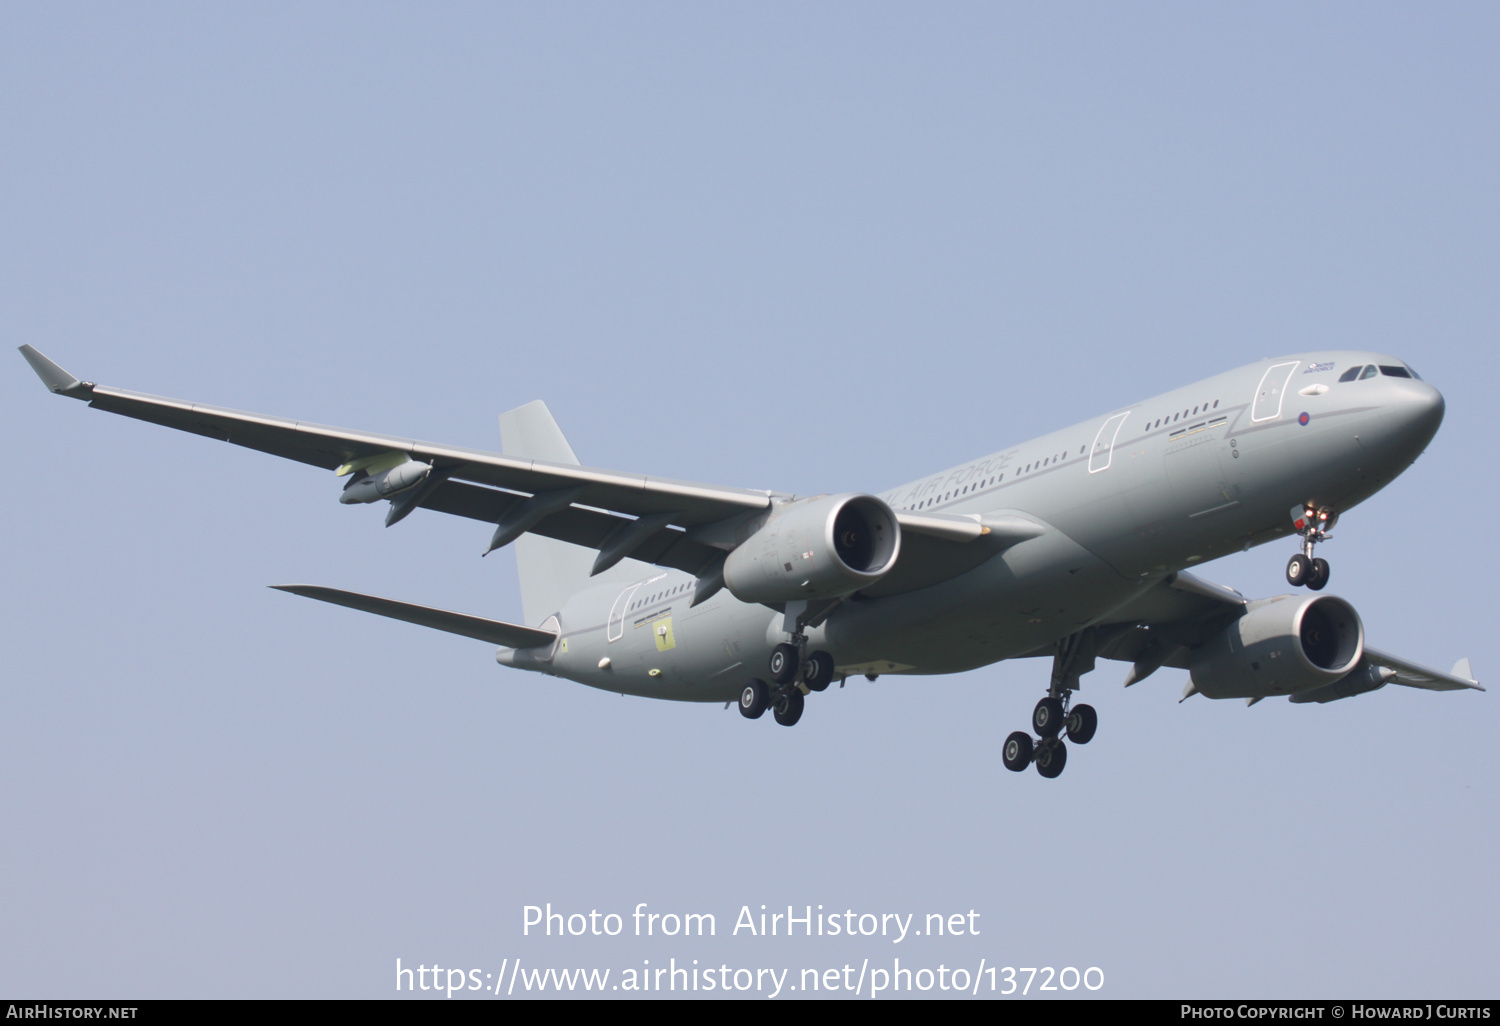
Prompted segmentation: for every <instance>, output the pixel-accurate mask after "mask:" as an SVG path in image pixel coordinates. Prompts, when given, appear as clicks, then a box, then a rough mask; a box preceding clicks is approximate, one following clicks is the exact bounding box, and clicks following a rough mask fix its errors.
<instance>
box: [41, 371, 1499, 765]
mask: <svg viewBox="0 0 1500 1026" xmlns="http://www.w3.org/2000/svg"><path fill="white" fill-rule="evenodd" d="M21 353H22V355H24V356H25V358H26V360H27V361H28V362H29V363H30V364H31V366H32V369H33V370H35V371H36V373H37V374H38V376H40V377H41V379H42V381H43V382H44V383H45V384H46V386H47V387H48V388H49V389H50V390H51V391H53V392H55V393H57V394H59V395H65V396H70V397H72V398H74V399H82V400H85V401H87V402H88V404H89V405H90V406H92V407H95V408H96V409H100V410H106V411H108V412H111V413H118V414H123V415H124V416H127V417H134V418H137V419H139V420H146V421H150V422H152V423H155V424H162V425H165V426H167V427H171V428H177V429H179V430H182V431H191V432H194V433H195V434H200V435H206V436H208V437H210V438H216V439H219V440H221V441H226V442H232V443H234V444H236V445H242V446H246V447H248V448H252V449H259V450H261V451H263V452H269V453H272V454H274V455H277V456H284V457H286V458H288V459H294V460H298V461H300V462H303V463H308V464H311V465H313V466H316V467H320V468H323V469H324V470H331V471H333V472H334V473H335V474H337V475H338V476H339V477H342V478H347V482H346V483H345V484H344V486H343V492H342V494H341V495H340V499H339V501H341V502H344V503H350V504H360V503H374V502H381V501H386V502H389V503H390V507H389V512H388V513H387V515H386V525H387V526H390V525H391V524H394V523H396V522H398V521H400V520H402V519H404V518H405V517H406V516H407V515H408V514H410V513H411V512H413V511H414V510H417V509H427V510H433V511H436V512H440V513H450V514H454V515H457V516H461V517H468V518H470V519H473V520H477V521H480V522H482V523H485V524H488V525H491V526H492V532H491V537H490V540H489V545H488V548H487V550H486V551H487V552H488V551H493V550H495V549H497V548H500V547H501V546H504V545H508V544H511V543H515V544H516V547H517V549H516V558H517V564H518V567H519V571H520V578H521V599H522V606H523V610H524V614H525V618H526V621H527V622H526V624H525V625H522V624H511V623H504V622H501V621H498V620H490V619H485V618H483V617H478V616H470V615H465V614H462V613H454V612H448V611H445V610H440V609H433V608H429V607H426V606H418V605H413V604H411V603H407V602H398V601H395V600H392V599H386V598H377V597H374V596H371V595H361V594H356V593H353V592H348V591H341V590H337V589H334V588H325V587H315V586H311V585H300V584H294V585H278V586H277V587H280V588H281V589H282V590H283V591H289V592H292V593H294V594H297V595H303V596H306V597H308V598H313V599H318V600H321V601H323V602H332V603H335V604H337V605H341V606H347V607H349V608H352V609H357V610H362V611H364V612H367V613H375V614H378V615H380V616H386V617H391V618H394V619H397V620H404V621H407V622H409V623H414V624H420V625H422V626H425V627H432V628H436V629H438V630H442V631H447V632H450V633H453V634H460V635H463V636H465V637H469V638H476V639H478V640H481V641H485V642H488V643H490V644H493V645H498V646H500V648H499V651H498V652H497V653H496V657H495V658H496V660H497V661H498V662H499V663H500V664H501V665H503V666H508V667H514V668H516V669H521V670H530V671H536V672H540V673H546V674H551V675H553V676H558V677H565V678H567V679H569V680H573V681H577V682H578V683H580V684H587V685H589V686H590V687H596V688H602V689H604V690H607V691H615V692H619V693H621V694H630V695H643V696H647V697H651V698H664V699H672V700H676V701H685V702H725V703H726V704H727V703H729V702H734V701H737V702H738V703H739V708H740V712H741V713H743V714H744V715H745V716H746V717H747V718H749V719H757V718H759V717H760V716H761V715H762V714H763V713H764V712H765V711H766V710H767V709H770V710H771V711H772V713H773V716H774V718H775V720H776V722H777V723H780V724H782V725H785V726H791V725H793V724H795V723H796V722H797V721H798V720H799V719H800V718H801V716H802V712H803V706H804V703H805V700H806V697H807V696H808V695H810V694H813V693H819V692H823V691H825V690H827V688H828V687H829V685H830V683H832V682H833V681H835V680H838V681H839V682H840V686H842V684H843V682H844V680H846V679H847V678H848V677H849V676H852V675H864V676H866V677H869V678H870V679H874V678H875V677H876V676H877V675H880V674H937V673H958V672H961V671H964V670H972V669H975V668H977V667H981V666H986V665H989V664H990V663H994V662H998V661H999V660H1002V659H1013V658H1018V657H1028V656H1033V657H1034V656H1049V655H1050V656H1051V657H1052V672H1051V676H1050V679H1049V681H1048V684H1047V693H1046V695H1045V697H1043V698H1042V699H1041V700H1040V701H1039V702H1038V703H1037V705H1036V708H1035V710H1034V712H1033V714H1032V722H1031V729H1030V731H1016V732H1015V733H1013V734H1011V735H1010V736H1009V737H1008V738H1007V739H1006V741H1005V744H1004V746H1003V758H1002V761H1003V762H1004V764H1005V766H1006V767H1007V768H1009V769H1012V770H1016V771H1020V770H1024V769H1025V768H1026V767H1027V766H1029V765H1031V764H1033V763H1034V764H1035V765H1036V767H1037V770H1038V771H1039V772H1040V773H1041V775H1042V776H1044V777H1056V776H1057V775H1058V774H1059V773H1061V772H1062V769H1063V766H1064V764H1065V763H1066V760H1067V745H1066V744H1065V743H1064V742H1065V740H1066V741H1069V742H1072V743H1073V744H1087V743H1088V741H1089V740H1090V738H1092V737H1093V736H1094V732H1095V729H1096V727H1097V724H1098V718H1097V715H1096V714H1095V712H1094V709H1093V708H1092V707H1091V706H1088V705H1084V704H1081V703H1078V704H1075V703H1074V702H1073V701H1072V697H1073V692H1074V691H1075V690H1077V689H1078V687H1079V678H1080V677H1081V676H1082V675H1083V674H1085V673H1088V672H1089V671H1091V670H1092V669H1093V668H1094V666H1095V661H1096V660H1097V659H1099V658H1105V659H1116V660H1123V661H1125V662H1128V663H1131V664H1132V666H1131V669H1130V671H1129V673H1128V675H1127V677H1126V680H1125V684H1126V686H1127V687H1128V686H1130V685H1131V684H1134V683H1136V682H1138V681H1140V680H1142V679H1144V678H1145V677H1147V676H1149V675H1150V674H1151V673H1153V672H1155V671H1156V670H1157V669H1158V668H1160V667H1162V666H1171V667H1178V668H1182V669H1186V670H1188V671H1189V675H1190V677H1189V683H1188V685H1187V689H1186V691H1185V692H1184V695H1183V698H1184V699H1185V698H1187V697H1188V696H1189V695H1192V694H1202V695H1205V696H1207V697H1209V698H1241V699H1245V700H1247V702H1248V703H1249V704H1251V705H1253V704H1254V703H1256V702H1258V701H1260V700H1261V699H1264V698H1270V697H1274V696H1285V697H1288V698H1289V699H1290V700H1291V701H1293V702H1329V701H1333V700H1335V699H1341V698H1349V697H1352V696H1354V695H1359V694H1364V693H1366V692H1371V691H1375V690H1377V689H1379V688H1382V687H1384V686H1385V685H1386V684H1389V683H1392V682H1394V683H1396V684H1403V685H1406V686H1408V687H1416V688H1426V689H1429V690H1433V691H1450V690H1459V689H1466V688H1472V689H1477V690H1481V691H1482V690H1484V689H1483V688H1481V687H1480V686H1479V684H1478V683H1477V682H1476V681H1475V680H1474V679H1473V675H1472V672H1471V670H1470V668H1469V662H1468V660H1467V659H1462V660H1459V662H1458V663H1457V664H1456V665H1455V666H1454V667H1453V669H1452V670H1451V671H1450V672H1448V673H1442V672H1439V671H1437V670H1432V669H1428V668H1426V667H1423V666H1419V665H1417V664H1415V663H1412V662H1410V661H1408V660H1405V659H1401V658H1398V657H1396V656H1393V655H1390V654H1388V653H1386V652H1383V651H1379V650H1376V649H1374V648H1372V647H1370V646H1369V645H1367V644H1366V643H1365V634H1364V627H1363V625H1362V624H1361V622H1360V618H1359V614H1358V613H1356V612H1355V610H1354V607H1353V606H1352V605H1350V604H1349V603H1348V602H1347V601H1345V600H1343V599H1340V598H1335V597H1333V596H1332V595H1322V594H1319V592H1321V590H1322V589H1323V587H1324V586H1325V585H1326V584H1327V583H1328V580H1329V576H1330V571H1329V565H1328V562H1327V561H1326V560H1324V559H1323V558H1321V557H1319V556H1316V555H1315V552H1316V550H1317V546H1318V545H1319V544H1321V543H1322V542H1324V541H1326V540H1327V539H1328V537H1329V532H1330V531H1332V529H1333V527H1334V524H1335V523H1336V522H1337V520H1338V518H1339V516H1340V515H1341V514H1344V513H1345V512H1347V511H1348V510H1349V509H1351V508H1352V507H1354V506H1356V505H1358V504H1359V503H1360V502H1362V501H1364V500H1365V499H1367V498H1369V497H1370V496H1372V495H1374V494H1375V493H1376V492H1377V491H1379V490H1380V489H1381V488H1383V487H1384V486H1385V485H1386V484H1388V483H1389V482H1390V481H1391V480H1393V479H1394V478H1395V477H1396V475H1398V474H1400V473H1401V472H1402V471H1403V470H1405V469H1406V467H1407V466H1409V465H1410V464H1411V463H1412V462H1413V461H1414V460H1416V458H1417V457H1418V456H1419V455H1420V454H1421V453H1422V452H1423V450H1424V449H1425V448H1426V446H1427V444H1428V442H1430V441H1431V440H1432V438H1433V436H1434V435H1435V434H1436V432H1437V429H1438V426H1439V424H1441V422H1442V419H1443V408H1444V404H1443V397H1442V395H1441V394H1440V393H1439V392H1438V390H1437V389H1436V388H1433V387H1432V386H1431V385H1430V384H1427V383H1426V382H1424V381H1422V380H1421V379H1420V378H1419V377H1418V376H1417V374H1416V372H1415V371H1414V370H1412V368H1411V367H1410V366H1409V365H1408V364H1405V363H1403V362H1402V361H1400V360H1397V359H1395V358H1394V357H1390V356H1382V355H1379V354H1376V353H1364V352H1317V353H1302V354H1299V355H1294V356H1286V357H1282V358H1278V359H1272V360H1263V361H1261V362H1260V363H1256V364H1251V365H1249V366H1246V367H1241V368H1240V369H1238V370H1234V371H1230V372H1228V373H1227V374H1221V375H1219V376H1218V377H1213V378H1209V379H1207V380H1206V381H1200V382H1198V383H1197V384H1193V385H1189V386H1187V387H1185V388H1180V389H1178V390H1176V391H1173V392H1168V393H1166V394H1164V395H1160V396H1156V397H1155V398H1153V399H1148V400H1146V401H1144V402H1140V403H1135V404H1132V405H1130V406H1127V407H1123V408H1121V409H1118V410H1113V411H1111V412H1109V413H1106V414H1104V415H1102V416H1099V417H1095V418H1093V419H1092V420H1087V421H1084V422H1083V423H1081V424H1075V425H1074V426H1072V427H1068V428H1064V429H1062V430H1061V431H1056V432H1053V433H1052V434H1049V435H1044V436H1042V437H1041V438H1037V439H1034V440H1032V441H1030V442H1026V443H1025V444H1023V445H1019V446H1015V447H1013V448H1010V449H1005V450H1002V451H1000V452H996V453H993V454H991V455H988V456H984V457H981V458H980V459H977V460H974V461H973V462H970V463H966V464H964V465H963V466H959V467H953V468H951V469H948V470H944V471H941V472H939V473H936V474H933V475H931V476H929V477H924V478H922V479H921V480H918V481H913V482H911V483H909V484H906V485H902V486H901V487H899V488H894V489H892V490H890V491H887V492H884V493H881V494H879V495H874V494H843V495H814V496H807V497H800V496H796V495H790V494H782V493H778V492H764V491H750V490H745V489H738V488H721V487H715V486H711V485H702V484H691V483H687V482H683V481H671V480H664V479H660V478H653V477H644V476H641V475H639V474H625V473H618V472H615V471H610V470H596V469H592V468H588V467H583V466H580V465H579V462H578V459H577V457H575V456H574V454H573V450H572V448H571V447H570V446H569V445H568V442H567V440H566V439H565V438H564V437H563V434H562V432H561V431H560V430H559V429H558V426H557V424H556V422H555V421H554V420H553V419H552V415H551V414H550V413H549V412H548V410H547V407H546V406H545V405H543V404H542V403H541V402H533V403H530V404H529V405H526V406H522V407H520V408H519V409H515V410H511V411H510V412H509V413H504V414H501V415H500V431H501V441H502V450H503V452H502V453H500V454H497V453H493V452H485V451H482V450H478V449H465V448H458V447H454V446H446V445H434V444H430V443H427V442H419V441H414V440H412V439H408V438H398V437H394V436H389V435H378V434H370V433H367V432H361V431H346V430H342V429H339V428H331V427H324V426H321V425H317V424H308V423H303V422H301V421H294V420H284V419H281V418H277V417H267V416H261V415H258V414H253V413H242V412H239V411H235V410H228V409H221V408H218V407H213V406H203V405H199V404H197V403H189V402H181V401H178V400H175V399H162V398H158V397H156V396H151V395H144V394H141V393H137V392H127V391H124V390H121V389H118V388H108V387H105V386H102V385H96V384H93V383H92V382H87V381H80V380H79V379H78V378H75V377H74V376H73V375H71V374H69V373H68V372H67V371H65V370H63V369H62V368H61V367H59V366H57V365H56V364H55V363H53V362H52V361H50V360H48V359H47V358H46V357H45V356H43V355H42V354H40V353H39V352H37V351H36V350H35V349H33V348H31V347H30V346H22V347H21ZM1292 535H1295V536H1296V538H1297V539H1298V551H1297V552H1296V553H1294V554H1293V555H1292V557H1291V560H1290V561H1289V562H1288V563H1287V571H1286V577H1287V582H1288V583H1289V584H1290V585H1292V586H1293V587H1300V588H1305V589H1307V591H1308V592H1311V594H1307V593H1293V594H1286V595H1278V596H1276V597H1273V598H1265V599H1254V600H1247V599H1246V598H1245V597H1244V596H1243V595H1241V594H1240V593H1239V592H1237V591H1234V590H1232V589H1230V588H1227V587H1223V586H1221V585H1217V584H1213V583H1210V582H1208V581H1206V580H1203V579H1201V578H1199V577H1197V576H1194V575H1193V574H1191V573H1189V572H1188V568H1190V567H1196V566H1197V565H1198V564H1200V563H1203V562H1206V561H1208V560H1211V559H1214V558H1216V557H1218V556H1223V555H1225V554H1227V553H1231V552H1235V551H1239V550H1242V549H1247V548H1249V547H1250V546H1253V545H1260V544H1264V543H1266V542H1270V541H1275V540H1277V539H1280V538H1283V537H1287V536H1292ZM1033 734H1034V735H1035V737H1033Z"/></svg>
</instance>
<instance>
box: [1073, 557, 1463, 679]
mask: <svg viewBox="0 0 1500 1026" xmlns="http://www.w3.org/2000/svg"><path fill="white" fill-rule="evenodd" d="M1244 605H1245V598H1244V596H1242V595H1241V594H1240V593H1239V592H1237V591H1234V590H1233V589H1231V588H1226V587H1224V586H1223V585H1220V584H1214V583H1213V582H1211V581H1205V580H1203V579H1202V578H1200V577H1195V576H1194V575H1192V574H1189V573H1186V572H1179V573H1176V574H1172V575H1170V576H1168V577H1167V578H1165V579H1164V580H1163V581H1162V582H1161V583H1160V584H1158V585H1157V586H1156V587H1154V588H1152V589H1151V590H1150V591H1148V592H1147V593H1146V594H1145V595H1143V596H1141V597H1140V598H1138V599H1136V600H1135V601H1134V602H1132V603H1130V604H1129V605H1127V606H1126V607H1124V608H1123V609H1121V610H1118V611H1117V612H1116V613H1114V614H1113V615H1111V616H1110V617H1109V622H1108V623H1106V624H1102V625H1101V626H1100V628H1099V629H1100V630H1101V632H1102V638H1101V641H1100V645H1099V650H1098V654H1099V655H1100V656H1103V657H1104V658H1106V659H1118V660H1124V661H1126V662H1133V663H1135V664H1136V667H1135V668H1134V669H1133V670H1132V671H1131V675H1130V677H1129V678H1127V680H1126V687H1129V686H1130V685H1131V684H1134V683H1136V681H1138V680H1141V679H1144V678H1145V677H1146V676H1147V675H1148V674H1150V673H1152V672H1153V671H1154V670H1155V669H1156V668H1157V667H1160V666H1173V667H1176V668H1178V669H1184V670H1185V669H1187V668H1188V665H1189V660H1190V658H1191V651H1192V649H1194V648H1196V647H1197V646H1198V645H1201V644H1203V643H1204V642H1206V641H1207V640H1208V639H1209V638H1211V637H1213V636H1214V635H1215V634H1217V633H1218V632H1219V631H1221V630H1223V629H1224V627H1226V626H1227V625H1228V624H1229V622H1230V621H1231V620H1233V619H1235V618H1236V617H1237V616H1239V615H1240V610H1241V608H1242V607H1243V606H1244ZM1370 667H1378V668H1381V669H1380V672H1379V677H1380V678H1381V685H1383V684H1385V683H1394V684H1402V685H1405V686H1406V687H1410V688H1424V689H1426V690H1428V691H1461V690H1464V689H1471V690H1475V691H1484V690H1485V688H1484V687H1483V686H1482V685H1481V684H1480V683H1479V682H1478V681H1476V680H1474V679H1473V671H1472V670H1471V668H1470V666H1469V660H1467V659H1460V660H1459V661H1458V662H1457V663H1455V664H1454V666H1453V669H1452V671H1450V672H1449V673H1443V672H1441V671H1440V670H1434V669H1431V668H1429V667H1426V666H1422V665H1421V664H1419V663H1414V662H1411V661H1410V660H1407V659H1402V658H1400V657H1398V656H1393V655H1390V654H1389V653H1386V652H1382V651H1380V650H1379V649H1374V648H1371V647H1370V646H1369V645H1366V646H1365V652H1364V658H1363V659H1362V660H1361V662H1360V665H1359V666H1358V667H1357V668H1356V669H1355V670H1354V671H1352V672H1351V674H1350V676H1351V677H1352V676H1355V675H1356V674H1360V673H1362V672H1365V671H1367V670H1368V669H1369V668H1370ZM1355 693H1361V694H1362V693H1363V692H1355ZM1314 696H1316V697H1314ZM1343 697H1352V696H1351V695H1345V694H1338V693H1336V692H1333V691H1328V690H1325V691H1324V692H1323V693H1322V694H1321V695H1318V694H1317V693H1316V692H1314V693H1312V694H1309V695H1307V696H1303V695H1295V696H1293V698H1292V700H1293V701H1294V702H1295V701H1299V700H1300V701H1309V700H1310V701H1331V700H1333V699H1334V698H1343Z"/></svg>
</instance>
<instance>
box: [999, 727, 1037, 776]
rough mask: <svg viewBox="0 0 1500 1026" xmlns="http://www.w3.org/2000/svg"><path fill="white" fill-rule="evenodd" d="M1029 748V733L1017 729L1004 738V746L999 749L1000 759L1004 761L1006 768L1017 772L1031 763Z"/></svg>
mask: <svg viewBox="0 0 1500 1026" xmlns="http://www.w3.org/2000/svg"><path fill="white" fill-rule="evenodd" d="M1031 750H1032V749H1031V735H1030V734H1028V733H1026V732H1025V731H1024V730H1018V731H1016V732H1015V733H1014V734H1012V735H1011V736H1010V737H1008V738H1006V739H1005V747H1004V748H1003V749H1001V751H1000V761H1001V762H1003V763H1005V768H1006V769H1008V770H1013V771H1015V772H1016V773H1019V772H1021V771H1022V770H1023V769H1025V768H1026V767H1027V766H1030V765H1031Z"/></svg>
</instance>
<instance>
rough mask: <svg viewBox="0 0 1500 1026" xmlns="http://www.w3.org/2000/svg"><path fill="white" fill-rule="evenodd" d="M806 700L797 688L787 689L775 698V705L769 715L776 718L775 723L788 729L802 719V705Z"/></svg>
mask: <svg viewBox="0 0 1500 1026" xmlns="http://www.w3.org/2000/svg"><path fill="white" fill-rule="evenodd" d="M806 700H807V699H806V698H805V697H804V696H803V694H802V692H801V691H799V690H798V689H797V688H787V689H786V690H785V691H783V692H782V693H781V694H779V695H777V696H776V704H775V706H773V707H772V709H771V713H772V715H774V716H775V717H776V722H777V723H779V724H781V725H782V726H783V727H790V726H792V725H793V724H795V723H796V722H797V721H798V720H800V719H801V718H802V705H803V703H804V702H805V701H806Z"/></svg>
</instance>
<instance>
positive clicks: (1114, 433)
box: [1089, 410, 1130, 474]
mask: <svg viewBox="0 0 1500 1026" xmlns="http://www.w3.org/2000/svg"><path fill="white" fill-rule="evenodd" d="M1128 416H1130V411H1129V410H1126V411H1125V412H1124V413H1117V414H1115V415H1114V416H1113V417H1111V418H1109V419H1108V420H1106V421H1105V422H1104V423H1103V424H1100V425H1099V433H1098V434H1097V435H1095V436H1094V444H1093V445H1092V446H1091V447H1090V448H1089V473H1090V474H1097V473H1099V471H1101V470H1108V469H1109V465H1110V464H1111V463H1113V462H1114V459H1115V439H1116V438H1118V437H1119V434H1120V428H1122V427H1124V426H1125V418H1126V417H1128Z"/></svg>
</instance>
